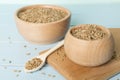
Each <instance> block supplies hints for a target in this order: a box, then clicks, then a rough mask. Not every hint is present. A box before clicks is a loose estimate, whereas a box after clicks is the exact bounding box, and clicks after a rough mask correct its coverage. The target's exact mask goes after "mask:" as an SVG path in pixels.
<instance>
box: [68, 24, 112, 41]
mask: <svg viewBox="0 0 120 80" xmlns="http://www.w3.org/2000/svg"><path fill="white" fill-rule="evenodd" d="M82 25H97V24H80V25H76V26H73V27H71V28H70V29H69V30H68V34H70V37H72V38H73V39H74V40H77V41H83V42H95V41H101V40H106V39H108V38H109V37H111V35H112V33H111V32H110V30H109V29H107V28H106V27H104V26H102V25H97V27H99V28H100V29H102V30H104V31H105V32H106V33H107V36H106V37H104V38H102V39H96V40H84V39H78V38H76V37H74V36H73V35H72V34H71V30H72V29H75V28H78V27H81V26H82Z"/></svg>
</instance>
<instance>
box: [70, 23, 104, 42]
mask: <svg viewBox="0 0 120 80" xmlns="http://www.w3.org/2000/svg"><path fill="white" fill-rule="evenodd" d="M71 34H72V35H73V36H74V37H76V38H78V39H83V40H97V39H103V38H104V37H105V36H106V33H105V32H104V31H103V30H102V29H101V28H99V27H98V26H97V25H93V24H86V25H82V26H80V27H77V28H74V29H72V30H71Z"/></svg>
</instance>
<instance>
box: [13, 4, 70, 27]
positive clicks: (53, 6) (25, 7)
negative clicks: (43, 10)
mask: <svg viewBox="0 0 120 80" xmlns="http://www.w3.org/2000/svg"><path fill="white" fill-rule="evenodd" d="M32 7H48V8H55V9H60V10H62V11H65V12H66V13H67V15H66V16H65V17H64V18H62V19H60V20H58V21H54V22H49V23H33V22H28V21H24V20H22V19H20V18H19V17H18V14H19V12H20V11H21V10H24V9H27V8H32ZM70 17H71V12H70V11H69V10H68V9H66V8H64V7H61V6H58V5H52V4H35V5H27V6H24V7H21V8H19V9H18V10H17V11H16V12H15V18H16V19H18V20H20V21H22V22H24V23H28V24H35V25H39V24H40V25H45V24H54V23H59V22H61V21H64V20H66V19H68V18H70Z"/></svg>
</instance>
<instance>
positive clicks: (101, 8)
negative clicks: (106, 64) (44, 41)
mask: <svg viewBox="0 0 120 80" xmlns="http://www.w3.org/2000/svg"><path fill="white" fill-rule="evenodd" d="M25 5H26V4H19V5H17V4H0V80H66V79H65V78H64V77H63V76H62V75H61V74H59V73H58V72H57V71H56V70H55V69H54V68H52V66H50V65H48V64H47V65H46V66H45V67H44V68H43V69H42V70H40V71H38V72H35V73H32V74H28V73H25V72H24V71H23V66H24V63H25V62H26V61H27V60H28V59H29V58H31V57H33V56H36V55H38V53H39V52H40V51H42V50H45V49H48V48H51V47H53V46H54V45H56V43H54V44H50V45H35V44H30V43H28V42H27V41H25V40H24V39H23V37H22V36H21V35H20V34H19V33H18V31H17V28H16V25H15V21H14V13H15V11H16V10H17V9H18V8H20V7H22V6H25ZM60 5H61V6H63V7H66V8H68V9H69V10H70V11H71V13H72V18H71V19H72V20H71V25H77V24H86V23H94V24H100V25H103V26H106V27H108V28H109V27H118V28H120V4H100V5H95V4H94V5H92V4H91V5H79V4H74V5H65V4H60ZM25 45H26V46H27V47H26V48H25V47H24V46H25ZM35 48H37V50H35ZM27 53H30V55H27ZM9 61H11V63H10V62H9ZM15 70H21V72H15ZM54 76H55V77H54ZM118 78H120V74H117V75H115V76H114V75H113V77H111V78H110V79H109V80H117V79H118Z"/></svg>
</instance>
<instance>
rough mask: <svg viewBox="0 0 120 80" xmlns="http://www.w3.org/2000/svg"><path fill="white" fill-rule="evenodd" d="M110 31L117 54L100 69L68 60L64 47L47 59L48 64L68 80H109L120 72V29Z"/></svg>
mask: <svg viewBox="0 0 120 80" xmlns="http://www.w3.org/2000/svg"><path fill="white" fill-rule="evenodd" d="M110 31H111V32H112V34H113V37H114V39H115V52H114V56H113V58H112V60H111V61H109V62H108V63H106V64H104V65H101V66H98V67H85V66H81V65H77V64H75V63H73V62H72V61H70V60H69V59H68V58H67V56H66V55H65V52H64V46H62V47H61V48H59V49H57V50H56V51H54V52H53V54H51V55H50V56H49V57H48V58H47V62H48V64H50V65H51V66H53V67H54V68H55V69H56V70H57V71H58V72H60V73H61V74H62V75H63V76H64V77H65V78H66V79H67V80H106V79H109V78H110V77H112V76H114V75H115V74H117V73H119V72H120V37H119V33H120V28H111V29H110ZM43 52H44V51H43ZM43 52H42V53H43Z"/></svg>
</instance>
